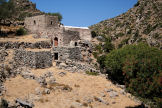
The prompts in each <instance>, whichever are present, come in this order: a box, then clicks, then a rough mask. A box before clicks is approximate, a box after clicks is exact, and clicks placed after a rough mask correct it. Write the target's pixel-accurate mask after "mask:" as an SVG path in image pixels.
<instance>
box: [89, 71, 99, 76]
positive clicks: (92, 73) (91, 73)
mask: <svg viewBox="0 0 162 108" xmlns="http://www.w3.org/2000/svg"><path fill="white" fill-rule="evenodd" d="M86 74H88V75H94V76H97V75H99V74H98V72H90V71H86Z"/></svg>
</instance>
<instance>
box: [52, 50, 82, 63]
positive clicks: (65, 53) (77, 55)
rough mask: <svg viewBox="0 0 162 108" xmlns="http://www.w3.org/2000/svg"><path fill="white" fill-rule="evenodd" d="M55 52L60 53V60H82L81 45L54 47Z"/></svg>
mask: <svg viewBox="0 0 162 108" xmlns="http://www.w3.org/2000/svg"><path fill="white" fill-rule="evenodd" d="M52 53H53V55H54V53H58V58H59V61H66V60H67V59H70V60H73V61H82V55H81V50H80V48H79V47H54V48H53V52H52Z"/></svg>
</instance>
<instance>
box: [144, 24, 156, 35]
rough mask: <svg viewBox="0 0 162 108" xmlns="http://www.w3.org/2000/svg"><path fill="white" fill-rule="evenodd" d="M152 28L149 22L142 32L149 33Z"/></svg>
mask: <svg viewBox="0 0 162 108" xmlns="http://www.w3.org/2000/svg"><path fill="white" fill-rule="evenodd" d="M152 30H154V28H153V27H152V26H151V25H150V24H149V25H148V26H147V28H146V29H145V30H144V31H143V33H144V34H146V35H147V34H149V33H150V32H151V31H152Z"/></svg>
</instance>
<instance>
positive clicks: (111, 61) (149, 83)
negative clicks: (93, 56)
mask: <svg viewBox="0 0 162 108" xmlns="http://www.w3.org/2000/svg"><path fill="white" fill-rule="evenodd" d="M105 66H106V69H107V72H108V74H109V75H111V77H112V79H114V80H115V81H117V82H118V83H121V84H125V85H126V88H127V90H128V91H129V92H131V93H132V94H134V95H136V96H140V97H142V98H147V99H151V100H153V101H155V102H156V104H158V103H160V102H159V101H161V99H162V51H161V50H158V49H156V48H152V47H149V46H148V45H146V44H143V43H140V44H138V45H127V46H125V47H123V48H121V49H117V50H114V51H112V52H110V53H109V54H108V55H107V56H106V60H105Z"/></svg>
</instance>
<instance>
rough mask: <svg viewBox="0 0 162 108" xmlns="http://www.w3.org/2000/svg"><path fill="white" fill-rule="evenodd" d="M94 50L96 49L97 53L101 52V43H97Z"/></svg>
mask: <svg viewBox="0 0 162 108" xmlns="http://www.w3.org/2000/svg"><path fill="white" fill-rule="evenodd" d="M95 50H96V51H98V53H100V54H101V53H102V52H103V50H102V44H101V43H100V44H99V45H96V46H95Z"/></svg>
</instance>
